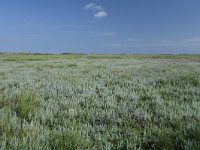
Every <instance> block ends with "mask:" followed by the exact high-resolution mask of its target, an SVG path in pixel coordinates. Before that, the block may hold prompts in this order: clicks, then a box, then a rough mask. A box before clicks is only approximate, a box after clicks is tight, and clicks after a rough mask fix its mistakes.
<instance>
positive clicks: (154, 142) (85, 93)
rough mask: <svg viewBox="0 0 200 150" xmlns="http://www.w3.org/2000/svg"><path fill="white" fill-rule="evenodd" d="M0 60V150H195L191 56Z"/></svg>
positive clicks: (199, 94)
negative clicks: (181, 58) (179, 58)
mask: <svg viewBox="0 0 200 150" xmlns="http://www.w3.org/2000/svg"><path fill="white" fill-rule="evenodd" d="M3 55H4V56H5V57H2V58H1V57H0V58H1V59H0V66H1V68H0V69H1V70H0V72H1V73H0V149H63V150H65V149H105V150H111V149H121V150H124V149H130V150H132V149H170V150H171V149H200V142H199V141H200V62H199V61H192V60H190V58H193V57H194V58H195V59H197V58H199V56H198V55H197V56H195V55H192V56H187V55H186V56H185V55H183V56H181V57H183V58H184V59H186V58H187V60H176V59H175V58H176V57H178V56H173V57H172V59H174V60H173V61H172V59H169V60H168V58H171V57H170V56H168V55H164V56H163V57H164V58H165V59H163V60H160V59H125V58H126V55H122V56H121V55H112V56H109V55H108V56H107V55H80V56H79V57H78V56H77V58H76V57H75V55H69V56H67V55H33V56H32V55H28V54H27V55H22V54H20V56H22V57H19V56H18V55H17V54H16V55H11V56H9V55H8V54H3ZM144 57H146V56H140V57H139V58H144ZM151 57H153V58H159V56H156V55H153V56H151ZM66 58H70V59H66ZM99 58H101V59H99ZM111 58H112V59H111ZM119 58H124V59H119ZM127 58H136V56H134V55H127Z"/></svg>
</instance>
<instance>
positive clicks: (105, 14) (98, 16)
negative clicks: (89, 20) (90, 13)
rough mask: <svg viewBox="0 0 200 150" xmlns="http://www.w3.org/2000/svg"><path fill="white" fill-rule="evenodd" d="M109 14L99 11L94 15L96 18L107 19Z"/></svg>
mask: <svg viewBox="0 0 200 150" xmlns="http://www.w3.org/2000/svg"><path fill="white" fill-rule="evenodd" d="M107 16H108V13H107V12H106V11H99V12H97V13H95V14H94V18H98V19H99V18H104V17H107Z"/></svg>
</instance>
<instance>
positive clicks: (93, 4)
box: [0, 0, 200, 53]
mask: <svg viewBox="0 0 200 150" xmlns="http://www.w3.org/2000/svg"><path fill="white" fill-rule="evenodd" d="M0 2H1V5H0V20H1V21H0V51H7V52H8V51H9V52H13V51H15V52H52V53H60V52H81V53H200V0H123V1H122V0H0Z"/></svg>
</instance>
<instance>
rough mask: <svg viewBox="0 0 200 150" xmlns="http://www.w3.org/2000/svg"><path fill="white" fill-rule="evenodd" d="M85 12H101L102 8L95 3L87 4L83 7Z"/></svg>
mask: <svg viewBox="0 0 200 150" xmlns="http://www.w3.org/2000/svg"><path fill="white" fill-rule="evenodd" d="M85 9H87V10H103V9H104V8H103V7H102V6H101V5H97V4H95V3H89V4H87V5H86V6H85Z"/></svg>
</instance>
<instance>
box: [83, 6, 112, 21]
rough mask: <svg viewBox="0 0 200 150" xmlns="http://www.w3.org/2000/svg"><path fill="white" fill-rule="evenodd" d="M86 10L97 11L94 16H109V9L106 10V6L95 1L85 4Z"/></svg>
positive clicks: (98, 17)
mask: <svg viewBox="0 0 200 150" xmlns="http://www.w3.org/2000/svg"><path fill="white" fill-rule="evenodd" d="M85 10H92V11H95V13H94V14H93V16H94V18H96V19H100V18H105V17H107V16H108V13H107V11H105V10H104V7H103V6H101V5H97V4H95V3H89V4H87V5H86V6H85Z"/></svg>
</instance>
